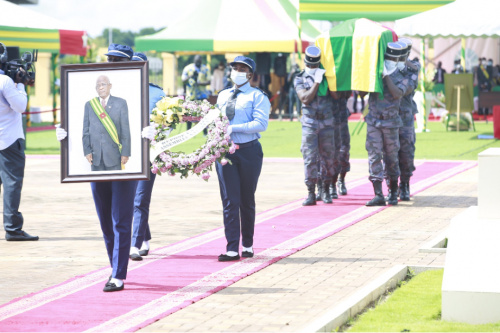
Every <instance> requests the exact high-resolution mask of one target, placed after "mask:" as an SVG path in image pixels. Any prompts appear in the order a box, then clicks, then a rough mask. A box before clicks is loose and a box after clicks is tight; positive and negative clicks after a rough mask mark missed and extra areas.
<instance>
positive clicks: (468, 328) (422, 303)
mask: <svg viewBox="0 0 500 333" xmlns="http://www.w3.org/2000/svg"><path fill="white" fill-rule="evenodd" d="M442 281H443V270H433V271H426V272H422V273H420V274H418V275H416V276H415V277H413V278H412V279H411V280H409V282H408V283H404V284H403V285H402V286H401V287H400V288H397V289H396V290H395V291H394V292H393V293H391V294H390V295H389V296H388V297H387V298H385V299H384V300H382V301H381V302H380V303H379V304H378V305H377V306H376V307H375V308H370V309H369V310H367V311H366V312H364V313H363V314H361V315H360V316H359V317H357V318H355V319H354V320H352V321H351V322H350V325H352V326H350V327H348V328H347V329H346V332H499V331H500V322H499V323H495V324H482V325H470V324H463V323H455V322H446V321H442V320H441V284H442Z"/></svg>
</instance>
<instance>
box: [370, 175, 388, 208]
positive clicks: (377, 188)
mask: <svg viewBox="0 0 500 333" xmlns="http://www.w3.org/2000/svg"><path fill="white" fill-rule="evenodd" d="M372 184H373V192H375V197H373V199H371V200H370V201H368V202H367V203H366V206H385V199H384V193H383V192H382V182H381V181H377V180H375V181H373V182H372Z"/></svg>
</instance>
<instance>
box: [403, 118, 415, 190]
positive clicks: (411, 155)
mask: <svg viewBox="0 0 500 333" xmlns="http://www.w3.org/2000/svg"><path fill="white" fill-rule="evenodd" d="M415 138H416V136H415V127H414V126H413V124H412V126H411V127H410V126H403V127H400V128H399V144H400V146H401V147H400V148H399V168H400V169H401V181H402V182H408V181H410V177H411V176H413V171H415V164H414V163H413V162H414V160H415Z"/></svg>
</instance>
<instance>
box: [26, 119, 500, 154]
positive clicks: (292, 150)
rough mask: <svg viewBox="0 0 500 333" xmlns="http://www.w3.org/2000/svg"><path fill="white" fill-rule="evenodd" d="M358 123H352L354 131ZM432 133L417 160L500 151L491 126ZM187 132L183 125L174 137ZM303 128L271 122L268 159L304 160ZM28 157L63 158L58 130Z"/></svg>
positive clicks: (359, 139)
mask: <svg viewBox="0 0 500 333" xmlns="http://www.w3.org/2000/svg"><path fill="white" fill-rule="evenodd" d="M356 124H357V123H356V122H350V123H349V127H350V129H351V132H352V130H353V129H354V127H355V126H356ZM428 128H429V129H430V132H426V133H417V148H416V156H415V157H416V158H417V159H431V160H432V159H434V160H435V159H443V160H475V159H477V154H478V153H479V152H481V151H483V150H485V149H486V148H489V147H500V141H499V140H495V139H493V140H480V139H477V136H478V135H479V134H490V135H492V134H493V124H492V123H491V122H490V123H488V124H486V123H476V132H446V130H445V128H444V126H443V124H441V123H440V122H430V123H429V125H428ZM184 130H186V125H185V124H183V125H182V126H180V127H179V128H178V129H176V130H175V131H174V132H173V133H172V134H173V135H175V134H176V133H180V132H181V131H184ZM365 139H366V125H365V126H363V128H362V130H361V132H360V133H359V134H357V135H353V136H351V158H366V157H367V154H366V150H365ZM204 140H205V138H204V137H203V135H202V134H199V135H198V136H197V137H195V138H194V139H192V140H190V141H188V142H185V143H183V144H181V145H179V146H177V147H176V148H175V150H178V151H185V152H191V151H194V150H195V149H196V148H197V147H199V146H201V145H202V144H203V142H204ZM300 141H301V126H300V123H299V122H297V121H294V122H290V121H271V122H270V123H269V128H268V130H267V131H266V132H264V133H262V139H261V142H262V146H263V148H264V156H266V157H302V155H301V153H300ZM26 145H27V150H26V153H27V154H59V143H58V142H57V140H56V135H55V131H54V130H49V131H39V132H28V134H27V138H26Z"/></svg>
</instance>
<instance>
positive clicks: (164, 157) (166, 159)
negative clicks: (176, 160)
mask: <svg viewBox="0 0 500 333" xmlns="http://www.w3.org/2000/svg"><path fill="white" fill-rule="evenodd" d="M160 159H161V160H162V161H163V162H166V161H168V155H167V154H166V153H165V152H163V153H161V154H160Z"/></svg>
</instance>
